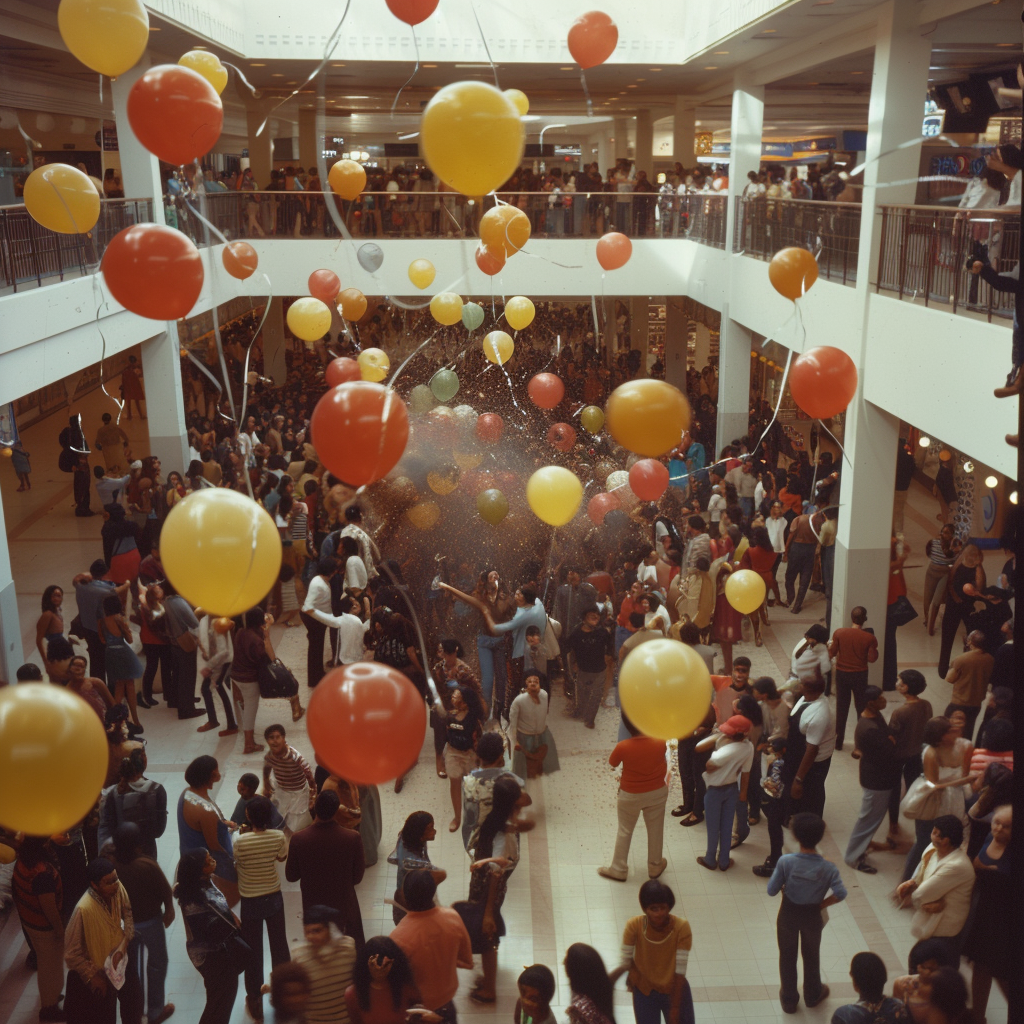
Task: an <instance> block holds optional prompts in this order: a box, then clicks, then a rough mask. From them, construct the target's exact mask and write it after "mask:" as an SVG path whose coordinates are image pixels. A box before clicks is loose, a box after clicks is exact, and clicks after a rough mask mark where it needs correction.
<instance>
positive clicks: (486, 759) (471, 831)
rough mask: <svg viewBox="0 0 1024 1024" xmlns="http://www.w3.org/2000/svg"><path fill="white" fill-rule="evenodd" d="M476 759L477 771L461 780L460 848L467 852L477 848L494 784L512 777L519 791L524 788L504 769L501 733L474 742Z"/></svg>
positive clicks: (521, 782)
mask: <svg viewBox="0 0 1024 1024" xmlns="http://www.w3.org/2000/svg"><path fill="white" fill-rule="evenodd" d="M476 755H477V757H478V758H480V767H479V768H474V769H473V770H472V771H471V772H470V773H469V774H468V775H464V776H463V777H462V844H463V846H465V848H466V851H467V852H468V851H470V850H473V849H475V848H476V841H477V835H478V833H479V831H480V823H481V822H482V821H483V820H484V818H486V817H487V815H488V814H490V811H491V796H492V794H493V792H494V783H495V781H496V780H497V779H499V778H501V776H502V775H511V776H512V778H513V779H515V780H516V782H518V783H519V786H520V788H524V787H525V786H526V783H525V782H524V781H523V780H522V779H521V778H519V776H518V775H516V774H515V773H514V772H510V771H509V770H508V769H507V768H506V767H505V743H504V741H503V740H502V738H501V734H500V733H497V732H485V733H484V734H483V736H481V737H480V739H479V740H478V741H477V745H476ZM524 792H525V788H524Z"/></svg>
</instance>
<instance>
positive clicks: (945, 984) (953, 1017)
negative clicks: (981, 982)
mask: <svg viewBox="0 0 1024 1024" xmlns="http://www.w3.org/2000/svg"><path fill="white" fill-rule="evenodd" d="M925 1019H926V1020H927V1022H928V1024H971V1022H972V1021H973V1020H974V1018H973V1017H972V1015H971V1011H970V1010H968V1009H967V982H966V981H964V976H963V975H962V974H961V973H960V971H959V970H957V968H956V967H940V968H939V969H938V970H936V971H935V973H934V974H933V975H932V977H931V990H930V992H929V994H928V1016H927V1017H926V1018H925Z"/></svg>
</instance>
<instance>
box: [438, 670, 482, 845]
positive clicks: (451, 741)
mask: <svg viewBox="0 0 1024 1024" xmlns="http://www.w3.org/2000/svg"><path fill="white" fill-rule="evenodd" d="M450 699H451V709H450V710H448V709H445V707H444V705H443V704H442V705H440V706H435V708H434V710H435V712H436V713H437V714H438V715H439V716H443V718H444V721H445V740H446V744H447V745H446V746H445V751H444V767H445V773H446V774H447V776H448V789H449V794H450V796H451V801H452V810H453V813H454V817H453V818H452V820H451V821H450V822H449V823H448V831H449V832H457V831H458V830H459V826H460V825H461V824H462V780H463V778H464V777H465V776H466V775H468V774H469V772H471V771H472V770H473V769H474V768H475V767H476V766H477V756H476V752H475V750H474V749H473V748H474V747H475V746H476V742H477V739H478V737H479V735H480V733H481V731H482V729H483V714H482V712H481V711H480V703H479V701H478V700H477V698H476V692H475V691H474V690H473V689H472V688H471V687H469V686H456V687H455V688H454V689H453V690H452V691H451V698H450Z"/></svg>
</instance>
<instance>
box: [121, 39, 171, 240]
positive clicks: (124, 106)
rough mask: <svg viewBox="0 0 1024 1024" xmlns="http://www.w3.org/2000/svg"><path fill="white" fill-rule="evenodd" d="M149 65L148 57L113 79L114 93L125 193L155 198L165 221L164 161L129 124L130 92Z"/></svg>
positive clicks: (155, 212) (156, 217)
mask: <svg viewBox="0 0 1024 1024" xmlns="http://www.w3.org/2000/svg"><path fill="white" fill-rule="evenodd" d="M148 68H149V62H148V60H145V59H143V60H142V61H140V62H139V63H138V64H136V65H135V67H133V68H132V69H131V70H130V71H126V72H125V73H124V74H123V75H118V76H117V78H115V79H114V80H113V81H112V82H111V92H112V93H113V96H114V120H115V122H116V123H117V145H118V149H119V150H120V157H121V184H122V185H123V186H124V194H125V196H127V197H128V198H129V199H151V200H152V201H153V219H154V220H155V221H156V222H157V223H158V224H162V223H163V222H164V218H163V192H164V188H163V182H162V181H161V180H160V162H159V161H158V160H157V158H156V157H155V156H153V154H152V153H150V152H149V150H147V149H145V148H144V147H143V145H142V143H140V142H139V140H138V139H137V138H135V133H134V132H133V131H132V128H131V125H130V124H129V123H128V93H129V92H130V91H131V88H132V86H133V85H134V84H135V83H136V82H137V81H138V80H139V79H140V78H141V77H142V76H143V75H144V74H145V73H146V71H147V70H148Z"/></svg>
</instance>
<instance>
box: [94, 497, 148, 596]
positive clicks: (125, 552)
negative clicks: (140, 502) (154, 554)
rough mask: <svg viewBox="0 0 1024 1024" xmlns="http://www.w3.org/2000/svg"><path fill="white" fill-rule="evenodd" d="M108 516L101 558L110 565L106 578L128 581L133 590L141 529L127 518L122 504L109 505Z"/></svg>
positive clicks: (115, 580)
mask: <svg viewBox="0 0 1024 1024" xmlns="http://www.w3.org/2000/svg"><path fill="white" fill-rule="evenodd" d="M108 510H109V516H110V518H109V519H108V520H107V521H106V522H105V523H104V524H103V528H102V529H101V530H100V535H101V537H102V539H103V560H104V561H105V562H106V563H107V565H109V566H110V571H109V572H108V573H107V576H106V578H107V579H109V580H113V581H114V582H115V583H117V584H121V583H130V584H131V585H132V589H133V591H134V589H135V585H136V580H137V579H138V577H139V564H140V563H141V562H142V554H141V551H140V546H141V544H142V531H141V530H140V529H139V527H138V526H137V525H136V524H135V523H134V522H132V521H131V520H130V519H128V518H127V516H126V514H125V511H124V506H123V505H109V506H108Z"/></svg>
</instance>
